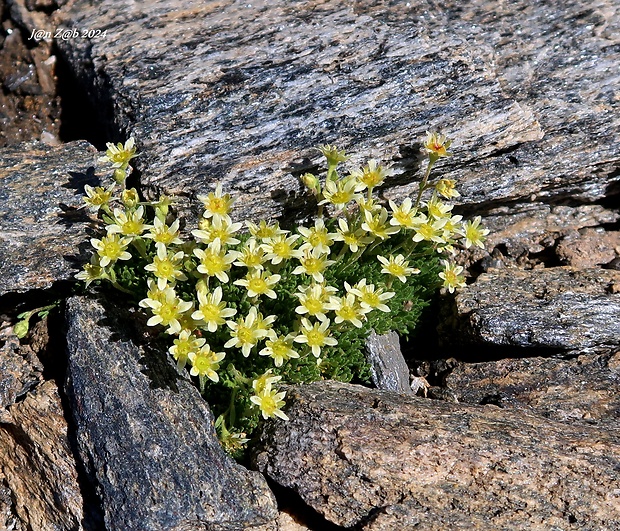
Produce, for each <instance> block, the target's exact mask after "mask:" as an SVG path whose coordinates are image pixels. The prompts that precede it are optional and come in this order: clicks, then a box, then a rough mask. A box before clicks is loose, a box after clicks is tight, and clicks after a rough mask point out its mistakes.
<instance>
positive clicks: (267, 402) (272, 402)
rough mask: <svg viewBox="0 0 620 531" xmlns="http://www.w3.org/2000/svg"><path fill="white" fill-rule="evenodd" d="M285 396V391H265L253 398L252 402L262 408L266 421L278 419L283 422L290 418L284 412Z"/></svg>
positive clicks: (251, 398)
mask: <svg viewBox="0 0 620 531" xmlns="http://www.w3.org/2000/svg"><path fill="white" fill-rule="evenodd" d="M285 396H286V392H285V391H282V392H280V393H278V391H277V390H276V389H264V390H263V391H261V392H260V393H258V394H256V395H253V396H251V397H250V401H251V402H252V403H253V404H256V405H257V406H258V407H259V408H260V412H261V414H262V416H263V418H264V419H268V418H270V417H278V418H281V419H282V420H288V417H287V416H286V414H285V413H284V412H283V411H282V407H283V406H284V397H285Z"/></svg>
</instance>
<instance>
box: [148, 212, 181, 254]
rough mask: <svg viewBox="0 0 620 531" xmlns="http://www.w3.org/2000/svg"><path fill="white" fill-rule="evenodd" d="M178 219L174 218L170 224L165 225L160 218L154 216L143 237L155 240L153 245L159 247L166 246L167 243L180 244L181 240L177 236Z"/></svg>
mask: <svg viewBox="0 0 620 531" xmlns="http://www.w3.org/2000/svg"><path fill="white" fill-rule="evenodd" d="M179 233H180V231H179V220H178V219H176V220H174V222H173V223H172V225H170V226H168V225H166V224H165V223H164V222H163V221H162V220H161V219H159V218H155V219H154V220H153V226H152V227H151V229H150V231H149V233H148V234H145V235H144V237H145V238H149V239H151V240H153V241H154V242H155V245H156V246H157V247H158V248H159V247H161V246H163V247H167V246H168V245H172V244H175V245H181V244H182V243H183V240H181V238H179Z"/></svg>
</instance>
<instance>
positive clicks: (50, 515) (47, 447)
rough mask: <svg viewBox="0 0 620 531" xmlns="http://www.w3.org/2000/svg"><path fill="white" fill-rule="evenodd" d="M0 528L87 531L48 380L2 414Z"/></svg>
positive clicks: (56, 398)
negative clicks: (73, 530)
mask: <svg viewBox="0 0 620 531" xmlns="http://www.w3.org/2000/svg"><path fill="white" fill-rule="evenodd" d="M1 419H2V422H1V423H0V485H1V486H0V528H2V529H7V530H10V529H37V530H39V529H40V530H41V531H48V530H49V531H51V530H55V529H63V530H64V529H67V530H68V529H75V530H81V529H90V528H89V527H86V528H84V527H82V525H83V512H82V507H83V503H84V502H83V499H82V492H81V488H80V484H79V483H78V476H77V466H76V462H75V458H74V456H73V452H72V450H71V447H70V444H69V438H68V433H67V422H66V421H65V418H64V412H63V408H62V405H61V402H60V396H59V394H58V388H57V387H56V385H55V384H54V382H51V381H47V382H45V383H43V384H41V385H40V386H39V387H37V389H36V390H35V391H33V392H31V393H29V394H28V395H27V396H26V397H25V399H24V400H23V401H21V402H19V403H16V404H13V405H11V406H10V407H9V408H7V410H5V411H2V415H1Z"/></svg>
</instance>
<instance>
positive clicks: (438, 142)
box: [422, 131, 452, 162]
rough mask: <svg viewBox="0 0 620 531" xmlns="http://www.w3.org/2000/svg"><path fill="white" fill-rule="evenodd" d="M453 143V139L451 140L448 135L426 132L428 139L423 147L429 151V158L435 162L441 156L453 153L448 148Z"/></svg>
mask: <svg viewBox="0 0 620 531" xmlns="http://www.w3.org/2000/svg"><path fill="white" fill-rule="evenodd" d="M450 144H452V140H449V139H448V138H447V137H446V135H442V134H440V133H429V132H428V131H427V132H426V140H425V141H424V144H423V146H422V147H423V149H424V151H426V153H428V155H429V158H430V159H431V160H432V161H433V162H434V161H436V160H437V159H438V158H441V157H449V156H450V155H451V153H448V149H449V148H450Z"/></svg>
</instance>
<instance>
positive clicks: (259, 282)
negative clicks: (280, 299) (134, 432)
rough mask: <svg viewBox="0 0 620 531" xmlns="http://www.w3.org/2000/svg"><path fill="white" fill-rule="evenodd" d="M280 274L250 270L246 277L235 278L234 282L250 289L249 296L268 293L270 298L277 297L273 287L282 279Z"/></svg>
mask: <svg viewBox="0 0 620 531" xmlns="http://www.w3.org/2000/svg"><path fill="white" fill-rule="evenodd" d="M280 278H281V277H280V275H269V274H268V273H266V272H264V271H260V270H257V271H250V272H249V273H248V274H247V276H246V277H245V278H244V279H240V280H235V281H234V282H233V284H235V285H237V286H243V287H244V288H245V289H247V290H248V296H249V297H258V296H259V295H266V296H267V297H269V298H270V299H275V298H276V292H275V291H273V290H272V289H271V287H272V286H275V285H276V284H277V283H278V281H279V280H280Z"/></svg>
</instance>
